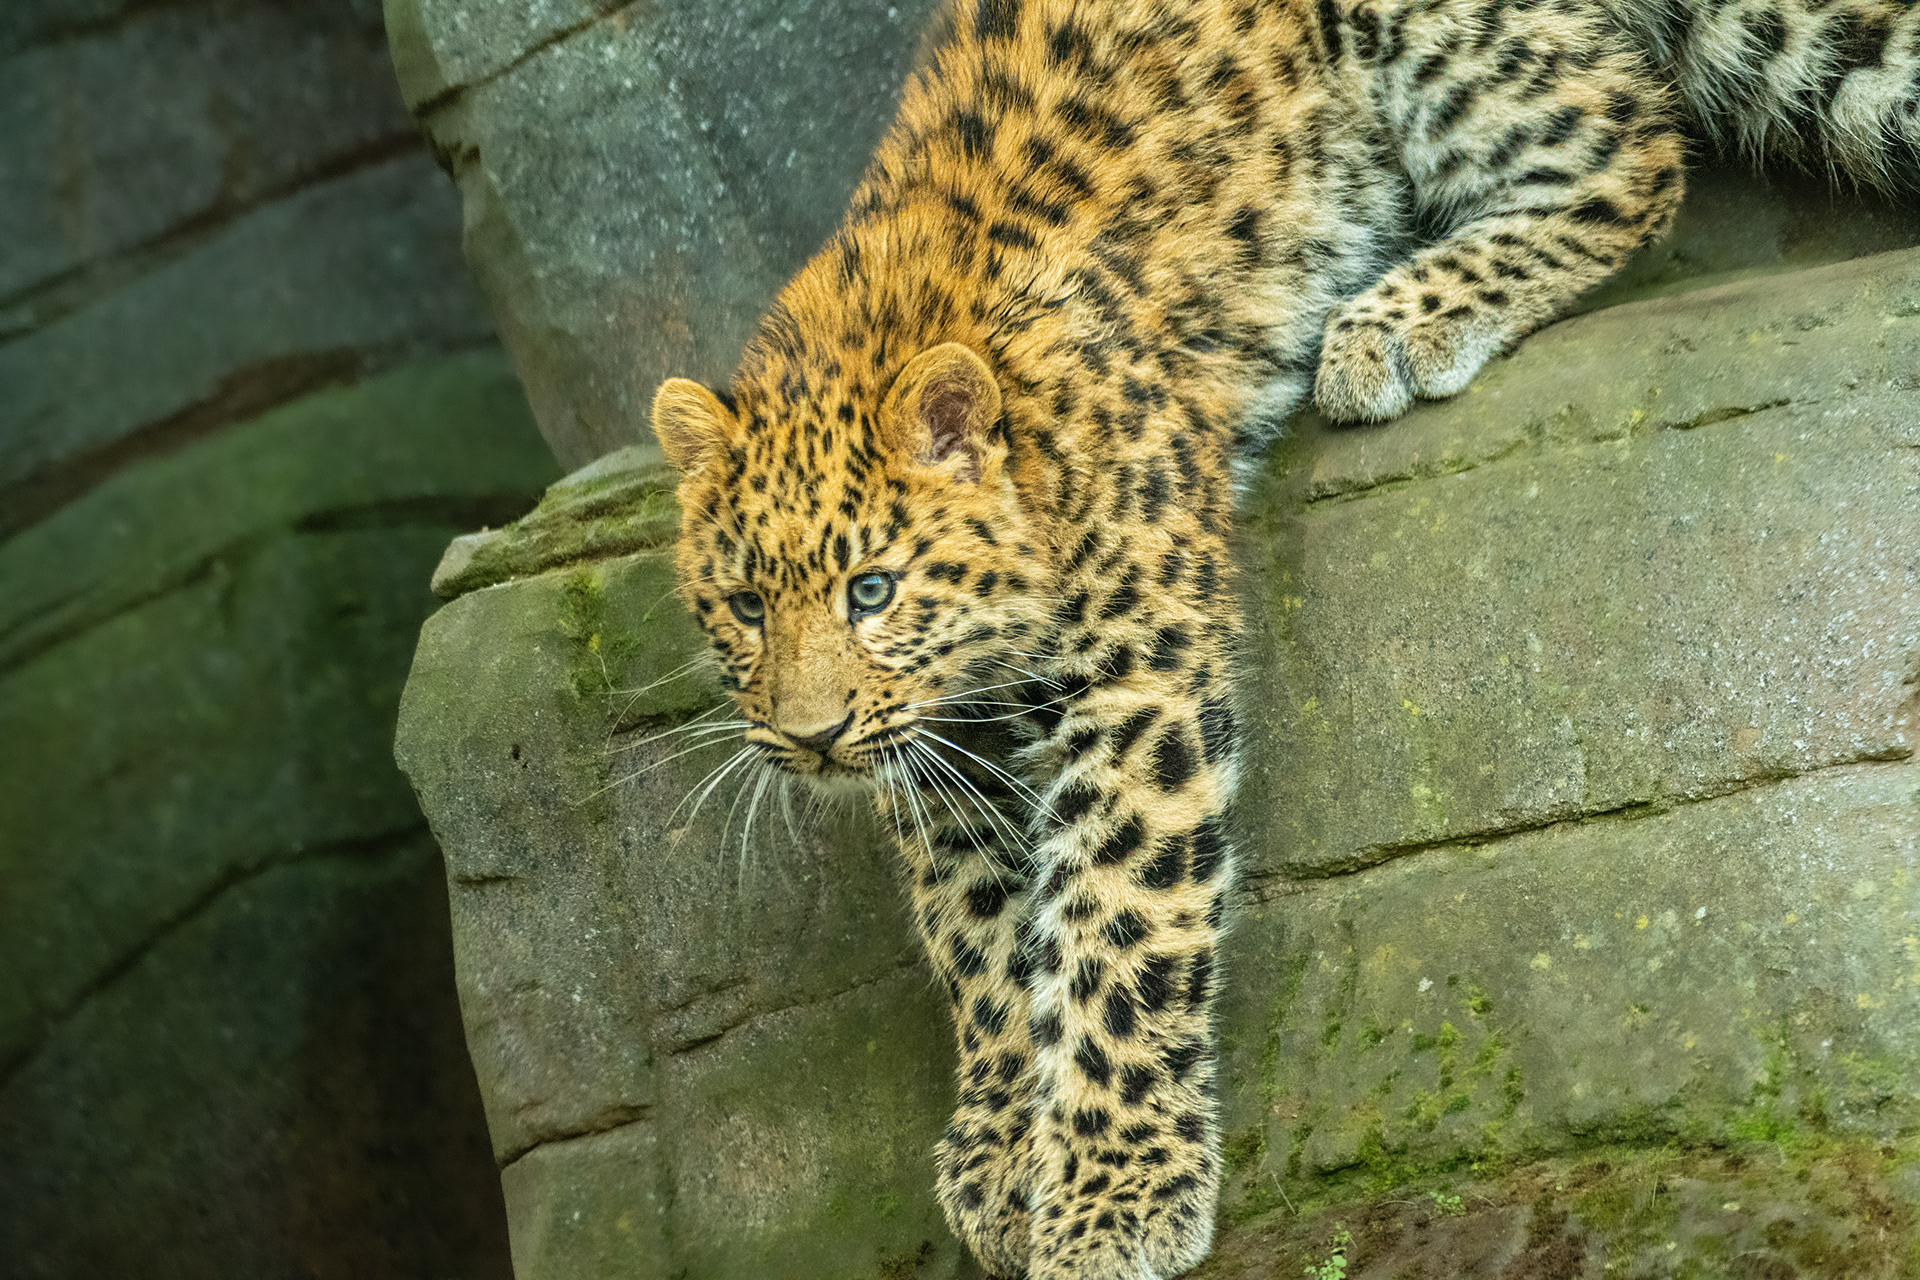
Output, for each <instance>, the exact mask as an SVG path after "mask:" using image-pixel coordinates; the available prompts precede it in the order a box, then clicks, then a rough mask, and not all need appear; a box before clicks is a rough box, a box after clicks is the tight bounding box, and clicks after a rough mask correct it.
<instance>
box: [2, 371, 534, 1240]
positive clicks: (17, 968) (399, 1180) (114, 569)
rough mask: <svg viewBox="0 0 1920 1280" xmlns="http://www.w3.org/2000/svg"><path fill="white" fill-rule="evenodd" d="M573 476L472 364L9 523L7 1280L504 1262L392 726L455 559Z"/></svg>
mask: <svg viewBox="0 0 1920 1280" xmlns="http://www.w3.org/2000/svg"><path fill="white" fill-rule="evenodd" d="M552 470H553V464H552V461H551V458H550V457H549V456H548V455H547V453H546V450H545V447H544V445H542V444H541V442H540V440H539V437H538V435H537V433H536V432H535V431H534V429H533V425H532V422H531V420H530V417H529V415H528V414H527V412H526V406H525V401H524V400H523V399H522V398H521V396H520V394H519V389H518V387H517V385H516V384H515V382H514V380H513V377H512V374H511V372H510V371H509V370H508V368H507V366H506V363H505V361H504V359H503V358H502V357H501V356H500V354H499V353H498V352H497V351H493V352H481V353H473V354H468V355H463V356H454V357H448V358H444V359H442V360H439V361H434V362H426V363H420V364H414V365H408V366H402V367H401V368H399V369H397V370H393V371H391V372H389V373H388V374H386V375H384V376H382V377H380V378H377V379H374V380H372V381H370V382H367V383H363V384H361V385H358V386H355V387H352V388H342V389H336V390H332V391H326V392H322V393H319V394H316V395H313V396H309V397H305V398H303V399H299V400H296V401H295V402H293V403H291V404H288V405H285V406H282V407H281V408H279V409H277V410H275V411H274V412H272V413H269V414H267V415H264V416H262V417H261V418H259V419H257V420H254V421H251V422H246V423H242V424H239V425H236V426H233V427H230V428H229V429H227V430H226V431H224V432H221V433H220V434H218V435H215V436H213V437H212V438H210V439H207V440H203V441H200V442H198V443H196V444H194V445H192V446H190V447H187V448H184V449H179V450H176V451H174V452H172V453H169V454H167V455H165V456H163V457H160V458H151V459H147V460H145V461H143V462H141V463H140V464H138V465H134V466H130V467H126V468H123V469H121V470H120V471H118V472H116V473H115V474H114V475H112V476H111V477H109V478H107V479H105V480H103V481H102V482H101V483H99V484H98V485H96V486H94V487H93V488H92V489H91V490H90V491H89V492H88V493H87V494H86V495H85V496H84V497H82V498H80V499H79V500H78V501H75V502H72V503H69V504H67V505H66V506H64V507H62V508H61V509H60V510H59V511H58V512H56V513H55V514H53V515H52V516H50V517H48V518H47V519H45V520H42V521H41V522H39V523H38V524H36V525H34V526H33V527H32V528H30V529H28V530H26V531H25V532H22V533H20V534H18V535H16V536H15V537H13V538H11V539H9V540H7V541H6V542H4V543H0V580H4V581H5V582H6V583H7V585H8V590H7V593H6V598H5V601H4V604H0V723H5V724H6V726H7V735H6V740H5V743H4V744H0V756H3V757H4V763H5V767H4V768H0V883H4V884H5V885H6V892H5V893H4V894H0V1167H4V1168H5V1169H6V1170H7V1179H6V1185H7V1188H8V1191H7V1194H6V1195H5V1196H0V1256H4V1257H5V1258H6V1259H7V1267H6V1270H7V1273H8V1274H9V1275H20V1276H23V1277H41V1276H45V1277H55V1276H72V1275H123V1274H141V1275H153V1276H182V1277H188V1276H205V1275H282V1274H296V1273H297V1274H303V1275H325V1276H342V1277H345V1276H377V1275H396V1276H397V1275H428V1274H455V1273H457V1274H463V1275H488V1274H501V1273H502V1272H503V1271H504V1265H505V1262H506V1241H505V1240H504V1238H503V1235H504V1232H503V1227H504V1219H503V1217H502V1215H501V1214H500V1210H499V1205H500V1200H499V1191H498V1187H497V1184H495V1183H494V1180H493V1166H492V1163H491V1161H490V1159H489V1153H488V1151H487V1147H486V1141H485V1136H484V1133H483V1131H482V1124H481V1116H480V1101H479V1098H478V1096H477V1094H476V1091H475V1089H474V1085H473V1076H472V1069H471V1067H470V1065H469V1063H468V1061H467V1059H466V1056H465V1053H464V1052H463V1048H462V1045H461V1042H460V1033H459V1022H458V1016H457V1013H456V1011H455V1009H454V1001H453V993H452V971H451V956H450V952H449V950H448V948H447V943H446V938H447V916H446V907H445V897H444V889H443V888H442V887H441V886H442V883H443V882H442V877H441V875H440V871H439V859H438V855H437V852H436V850H435V849H434V846H433V843H432V840H431V839H430V838H429V837H428V836H427V834H426V831H425V829H424V824H423V822H422V820H421V817H420V813H419V810H418V809H417V808H416V806H415V804H414V802H413V798H412V796H411V795H410V794H409V792H408V789H407V786H406V783H405V782H404V780H402V778H401V777H400V776H399V774H398V773H397V772H396V771H395V770H394V769H393V766H392V763H391V755H390V750H389V742H390V739H391V733H392V724H393V716H394V709H395V706H396V704H397V702H398V699H399V693H400V685H401V682H402V680H403V679H404V677H405V673H406V666H407V660H408V655H409V654H410V652H411V650H412V647H413V643H414V639H415V635H416V632H417V628H418V625H419V622H420V619H421V618H422V617H423V616H424V615H425V614H426V613H427V612H428V611H429V609H430V608H431V606H432V603H433V601H432V597H431V596H430V595H429V594H428V593H427V591H426V589H425V585H426V577H427V574H428V571H429V570H430V568H431V566H432V563H433V560H434V557H435V556H436V555H437V554H438V553H439V551H440V549H441V547H443V546H444V545H445V542H446V539H447V537H448V535H449V534H450V533H451V532H452V531H454V530H458V529H462V528H471V527H473V526H474V525H476V524H480V523H484V522H487V521H492V520H502V519H506V518H509V517H510V516H511V515H512V514H513V513H515V512H516V511H519V510H523V509H524V508H525V507H526V506H527V505H528V504H529V503H530V502H531V500H532V497H533V494H532V493H531V492H530V490H532V489H537V482H538V478H539V477H542V476H543V475H551V473H552Z"/></svg>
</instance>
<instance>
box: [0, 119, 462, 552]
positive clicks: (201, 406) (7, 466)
mask: <svg viewBox="0 0 1920 1280" xmlns="http://www.w3.org/2000/svg"><path fill="white" fill-rule="evenodd" d="M446 200H447V195H446V193H445V191H444V190H443V189H441V187H440V185H439V182H438V179H437V178H436V177H435V176H434V174H433V173H432V168H431V164H430V162H429V161H427V160H426V158H425V157H423V156H419V155H412V156H403V157H400V158H397V159H393V160H389V161H386V162H385V163H382V164H379V165H376V166H374V167H372V168H368V169H364V170H361V171H358V172H355V173H352V174H349V175H347V176H345V177H341V178H338V179H335V180H333V181H331V182H326V183H322V184H320V185H318V186H314V187H310V188H306V189H304V190H302V191H300V192H299V193H297V194H295V195H293V196H290V197H288V198H287V199H285V200H280V201H276V202H274V203H272V204H269V205H266V206H264V207H263V208H261V209H259V210H257V211H255V212H252V213H248V214H246V215H244V216H242V217H240V218H238V219H237V220H235V221H233V222H232V223H230V224H228V225H226V226H225V227H223V228H222V229H221V230H220V231H219V232H218V233H217V234H215V235H213V236H211V237H210V238H208V239H207V240H206V241H205V242H204V243H201V244H198V245H196V246H195V247H194V248H192V249H190V250H189V251H187V252H185V253H183V254H182V255H180V256H179V257H178V258H175V259H172V260H170V261H168V262H166V263H165V264H164V265H161V266H159V267H156V268H155V269H153V270H152V271H150V272H148V273H146V274H144V275H142V276H140V277H139V278H138V279H137V280H135V281H132V282H130V283H129V284H128V285H127V286H126V287H125V288H122V289H118V290H115V291H113V292H110V293H108V294H105V295H104V296H102V297H100V298H99V299H97V300H95V301H93V302H92V303H90V304H89V305H87V306H86V307H83V308H81V309H79V310H77V311H74V312H72V313H70V314H68V315H65V316H62V317H61V318H60V319H58V320H56V321H54V322H53V323H52V324H49V325H48V326H46V327H45V328H41V329H35V330H33V331H32V332H30V333H27V334H24V335H22V336H21V337H18V338H16V339H14V340H13V341H11V342H7V343H5V344H4V345H0V383H3V384H4V385H6V387H7V388H8V396H7V398H6V400H5V402H4V406H3V407H0V431H4V432H5V433H6V435H7V439H8V441H9V443H10V446H11V447H10V448H9V449H8V450H7V451H6V453H5V455H4V459H0V492H11V493H14V494H16V495H21V496H23V497H24V498H25V500H26V501H27V504H28V505H29V506H30V507H31V508H33V513H34V514H35V515H40V514H44V513H45V512H44V507H45V501H44V500H43V499H41V498H39V497H38V496H37V495H35V494H34V493H33V489H34V486H35V483H36V482H38V483H39V484H41V485H44V486H46V487H47V488H48V489H50V490H51V491H52V492H53V493H54V494H55V495H56V496H57V498H58V499H61V500H64V499H65V498H68V497H71V496H72V494H73V492H75V491H83V490H84V484H85V483H88V482H90V481H91V479H92V476H91V470H92V469H97V468H99V467H100V466H101V463H100V462H99V459H100V457H101V456H102V455H103V454H104V455H105V456H106V457H107V458H108V459H111V460H113V461H116V462H117V461H119V458H118V457H117V456H116V455H114V454H113V453H112V452H111V451H110V450H111V448H112V447H113V446H116V445H123V444H124V442H126V441H127V440H128V439H129V438H130V437H136V436H139V435H145V436H148V437H152V438H154V439H155V440H156V442H158V443H162V444H170V443H173V442H174V441H175V440H177V439H179V438H183V437H184V438H190V437H192V436H193V435H196V434H200V433H203V432H205V431H207V430H211V429H213V428H215V427H217V426H220V425H224V424H225V423H226V422H228V421H232V420H234V419H236V418H242V419H244V418H246V417H249V416H251V415H253V414H255V413H257V412H259V411H260V410H261V409H264V408H268V407H270V406H271V405H273V404H276V403H279V402H281V401H283V400H285V399H288V398H290V397H291V396H293V395H298V394H301V393H303V392H305V391H307V390H310V389H312V388H313V387H314V386H316V385H325V384H327V383H333V382H341V381H347V380H351V379H352V378H354V377H357V376H360V375H363V374H365V373H367V372H371V371H373V370H376V369H378V368H379V367H381V366H383V365H388V364H391V363H392V362H394V361H395V360H396V359H400V358H404V357H407V356H410V355H418V354H421V353H422V352H423V351H426V352H431V351H433V350H436V349H445V348H448V347H463V346H473V345H476V344H479V343H481V342H484V341H485V340H486V338H487V337H488V330H487V324H486V320H485V317H484V316H483V315H482V314H481V312H480V310H479V308H478V307H477V305H476V299H475V298H474V295H473V291H472V286H471V284H470V283H469V282H468V281H467V280H466V279H465V278H464V277H463V274H462V272H461V269H460V265H459V262H458V259H457V257H455V256H454V255H453V252H452V245H451V244H450V242H449V241H448V238H447V236H446V227H445V224H446V219H447V218H448V216H449V214H450V210H449V209H448V207H447V205H446V203H445V202H446ZM103 365H106V366H108V367H111V368H113V369H114V370H115V374H114V376H113V377H109V378H103V377H99V376H97V372H96V371H97V370H98V369H100V368H101V367H102V366H103ZM63 468H65V469H67V470H69V471H70V472H76V473H78V474H79V476H80V477H81V478H80V479H76V480H73V481H71V482H67V483H63V482H62V478H61V476H60V474H59V473H60V472H61V470H62V469H63ZM20 523H21V522H20V521H19V519H18V517H17V516H16V517H15V518H14V519H12V520H4V521H0V531H10V530H11V529H12V528H18V527H20Z"/></svg>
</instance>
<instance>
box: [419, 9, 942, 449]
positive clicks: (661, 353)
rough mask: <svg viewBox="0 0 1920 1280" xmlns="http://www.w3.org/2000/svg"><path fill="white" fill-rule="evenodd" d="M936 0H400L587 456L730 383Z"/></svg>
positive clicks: (470, 235)
mask: <svg viewBox="0 0 1920 1280" xmlns="http://www.w3.org/2000/svg"><path fill="white" fill-rule="evenodd" d="M934 8H935V4H934V2H933V0H900V3H898V4H887V5H874V4H870V3H860V2H859V0H806V2H804V3H794V2H793V0H753V2H752V3H743V4H728V5H710V4H701V3H696V2H694V0H671V2H669V3H660V4H645V5H635V4H630V3H629V4H622V3H616V2H614V0H543V3H540V4H533V5H521V4H505V3H485V4H473V3H466V2H464V0H387V27H388V31H389V33H390V35H391V38H392V41H393V47H394V63H395V65H396V66H397V67H398V69H399V71H400V80H401V86H402V88H403V89H404V90H405V92H406V95H407V100H408V102H409V104H410V105H412V107H413V109H414V110H415V112H416V113H418V115H419V117H420V120H421V124H422V126H423V127H424V128H425V129H426V131H427V134H428V136H429V138H430V139H431V140H432V141H433V144H434V145H435V147H436V148H438V150H439V152H440V154H441V156H442V157H443V160H444V162H445V163H446V164H447V166H448V168H449V169H450V171H451V172H452V173H453V175H454V178H455V180H456V181H457V182H458V183H459V185H460V190H461V194H462V196H463V197H464V199H465V202H466V211H467V215H466V216H467V256H468V259H469V260H470V261H471V262H472V263H473V266H474V270H475V273H476V274H477V275H478V276H479V277H480V281H481V284H482V286H483V287H484V288H485V289H486V292H487V296H488V298H489V300H490V301H491V302H492V304H493V309H494V315H495V318H496V319H497V320H498V322H499V325H500V332H501V336H502V338H503V339H504V340H505V342H506V344H507V347H508V349H509V350H510V351H511V352H512V353H513V358H514V363H515V366H516V367H517V368H518V369H519V371H520V374H521V377H522V378H523V379H524V380H525V382H526V385H527V393H528V396H529V398H530V399H531V400H532V402H533V407H534V412H535V415H536V416H537V417H538V419H539V422H540V430H541V432H542V433H543V434H544V435H545V436H546V438H547V441H548V443H550V444H551V445H552V446H553V449H554V452H555V453H556V454H558V455H559V457H560V459H561V461H562V462H564V463H566V464H567V465H569V466H580V465H583V464H585V463H586V462H588V461H590V460H591V459H593V458H596V457H598V456H600V455H601V454H603V453H606V452H609V451H610V450H613V449H616V448H619V447H620V446H623V445H628V444H634V443H637V442H638V441H639V440H640V439H641V438H642V437H643V436H644V434H645V431H646V428H645V423H646V421H647V408H648V405H649V404H650V403H651V400H652V396H653V389H654V388H655V387H656V386H658V385H659V383H660V381H661V379H663V378H665V377H667V376H669V375H673V374H682V375H686V376H689V377H695V378H705V379H708V380H711V381H719V380H723V379H724V378H725V377H726V376H727V374H728V373H729V372H730V371H731V370H732V368H733V362H734V359H735V357H736V356H737V355H738V354H739V350H740V347H741V346H742V344H744V343H745V341H746V339H747V337H748V335H749V334H750V333H751V331H752V327H753V324H754V322H755V321H756V320H758V319H759V316H760V312H761V310H762V308H763V307H764V306H765V305H766V300H767V299H768V298H769V297H771V296H772V294H773V291H774V290H775V289H777V288H778V287H779V286H780V285H781V284H783V283H785V281H786V279H787V277H788V276H790V275H792V274H793V272H794V271H795V270H796V269H797V268H798V267H799V266H800V264H801V263H802V262H803V261H805V260H806V257H807V255H808V254H810V253H812V252H813V250H814V249H815V248H816V247H817V246H818V245H819V243H820V241H821V240H822V239H824V238H825V237H826V235H827V233H828V232H829V231H830V230H832V228H833V225H834V224H835V223H836V222H837V221H838V220H839V217H840V213H841V209H842V206H843V205H844V204H845V202H846V197H847V193H848V192H849V191H851V190H852V189H853V184H854V182H855V181H856V180H857V179H858V178H859V175H860V171H861V169H862V168H864V167H865V165H866V161H867V156H868V154H869V153H870V152H871V151H872V150H873V147H874V144H875V143H876V142H878V141H879V138H880V133H881V131H882V129H884V128H885V127H886V124H887V123H888V121H889V120H891V119H892V117H893V110H894V105H895V103H896V101H897V95H898V91H899V87H900V83H901V80H902V79H903V78H904V76H905V73H906V70H907V67H908V65H909V63H910V60H911V59H912V57H913V55H914V53H915V51H916V50H917V49H918V47H919V45H920V42H921V40H922V36H923V28H924V27H925V25H926V22H927V17H928V15H929V14H930V13H931V12H933V10H934Z"/></svg>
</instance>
